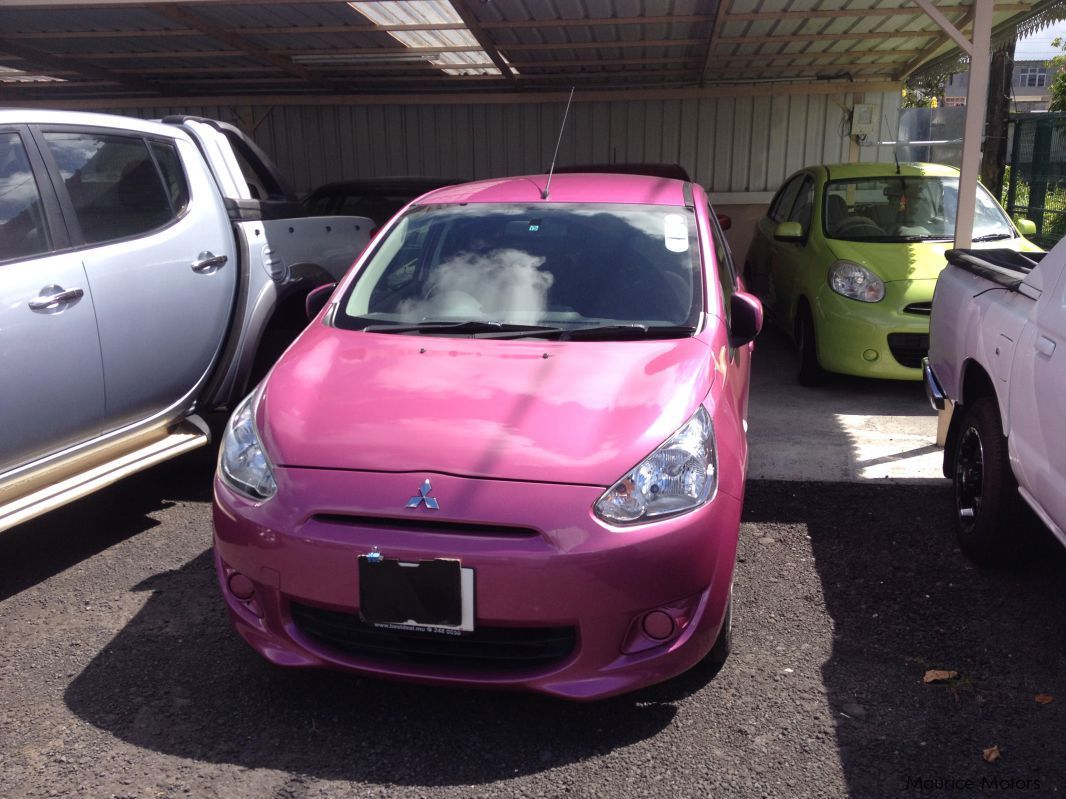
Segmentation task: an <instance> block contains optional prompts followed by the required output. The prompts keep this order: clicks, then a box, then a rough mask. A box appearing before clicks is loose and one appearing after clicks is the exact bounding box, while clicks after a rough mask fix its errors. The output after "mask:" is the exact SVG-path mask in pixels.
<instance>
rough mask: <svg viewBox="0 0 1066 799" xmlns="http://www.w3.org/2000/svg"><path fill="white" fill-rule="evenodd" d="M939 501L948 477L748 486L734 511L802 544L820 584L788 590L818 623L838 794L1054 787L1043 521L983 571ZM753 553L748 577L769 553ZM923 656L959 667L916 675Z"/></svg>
mask: <svg viewBox="0 0 1066 799" xmlns="http://www.w3.org/2000/svg"><path fill="white" fill-rule="evenodd" d="M953 512H954V509H953V498H952V493H951V485H950V483H948V482H947V481H946V480H945V481H930V482H929V483H928V484H925V485H907V486H900V485H884V484H882V485H873V484H851V485H840V484H819V483H787V482H761V483H754V484H751V485H750V487H749V496H748V501H747V511H746V513H745V522H757V523H773V524H775V525H781V526H780V527H779V528H778V530H779V532H778V533H776V534H775V535H777V536H778V538H779V539H780V540H778V541H777V542H776V543H775V544H774V545H775V546H784V547H788V548H790V549H792V550H793V555H799V556H802V554H803V553H805V552H806V551H808V550H809V551H810V552H811V553H813V557H814V565H815V569H816V571H817V578H818V580H820V583H821V589H822V592H821V597H801V596H796V597H795V601H796V602H797V603H801V602H803V601H805V600H811V601H815V600H817V601H823V600H824V603H825V609H826V611H827V612H828V615H829V617H830V620H831V624H832V629H831V636H832V640H831V643H830V645H829V646H828V647H827V648H826V650H827V651H829V652H830V653H831V654H830V656H829V658H828V659H827V660H825V662H824V663H823V665H822V667H821V673H822V681H823V684H824V687H825V690H826V697H827V699H828V703H829V709H830V713H831V715H832V718H833V722H834V725H835V735H836V740H837V745H838V748H839V757H840V762H841V764H842V766H843V770H844V776H845V779H846V781H847V785H848V788H849V790H848V795H849V796H852V797H880V796H900V795H909V794H922V793H927V792H932V793H937V794H941V793H943V794H945V795H947V794H951V795H959V796H978V795H982V796H983V795H995V794H999V793H1003V792H1013V791H1015V790H1017V791H1021V792H1022V793H1023V794H1026V795H1034V794H1035V795H1044V793H1045V792H1047V793H1051V792H1056V791H1058V792H1061V791H1064V790H1066V738H1064V737H1063V735H1062V733H1063V730H1066V665H1064V660H1063V658H1064V653H1066V624H1064V623H1063V620H1064V619H1066V552H1064V551H1063V549H1062V548H1061V547H1060V546H1058V545H1057V542H1056V541H1055V540H1054V539H1053V537H1052V536H1051V534H1050V533H1048V532H1047V531H1046V530H1041V531H1040V533H1039V534H1038V536H1037V541H1036V543H1035V545H1034V553H1033V557H1032V559H1031V560H1029V561H1028V562H1027V563H1025V564H1023V565H1021V566H1019V567H1016V568H1014V569H1013V570H1005V571H986V570H982V569H980V568H978V567H976V566H974V565H972V564H971V563H970V562H969V561H967V560H966V559H965V558H964V556H963V555H962V554H961V552H960V551H959V550H958V548H957V547H956V545H955V539H954V528H953V524H954V519H953ZM807 536H809V537H810V538H809V540H806V537H807ZM767 540H768V539H767ZM751 551H753V552H754V555H755V558H754V560H755V563H749V564H746V568H747V569H748V570H749V571H754V572H755V576H756V579H758V578H759V569H760V566H759V562H758V561H759V559H760V558H761V559H764V560H766V562H767V565H769V559H768V556H766V555H763V554H762V553H761V552H760V550H759V549H753V550H751ZM780 560H781V559H780V558H779V560H778V562H779V563H780ZM797 593H798V591H797ZM815 593H816V592H815ZM777 612H778V613H783V614H787V613H788V612H789V609H788V608H787V607H785V608H783V609H781V610H778V611H777ZM932 669H937V670H944V671H952V672H957V676H955V677H952V678H950V679H947V680H945V681H942V682H930V683H925V682H923V678H924V677H925V674H926V672H927V671H928V670H932ZM1038 697H1039V698H1038ZM1048 697H1053V698H1051V699H1049V698H1048ZM992 747H996V750H995V751H994V752H992V753H990V754H989V755H988V756H989V757H991V758H993V759H994V760H995V758H996V753H998V760H995V762H986V760H985V759H984V752H985V750H991V749H992ZM938 781H939V782H938ZM966 781H970V782H969V784H967V782H966Z"/></svg>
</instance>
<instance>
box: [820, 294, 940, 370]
mask: <svg viewBox="0 0 1066 799" xmlns="http://www.w3.org/2000/svg"><path fill="white" fill-rule="evenodd" d="M935 286H936V281H935V280H911V281H894V282H890V283H886V284H885V298H884V299H883V300H881V302H871V303H866V302H858V301H856V300H852V299H848V298H847V297H842V296H840V295H839V294H837V293H836V292H834V291H833V290H832V289H830V288H829V287H828V286H823V287H822V288H821V289H820V290H819V291H818V292H817V294H816V295H815V297H814V303H813V305H814V317H815V319H814V323H815V332H816V336H815V338H816V341H817V344H818V360H819V362H820V363H821V364H822V367H823V368H825V369H826V370H828V371H830V372H837V373H839V374H847V375H856V376H858V377H876V378H881V379H888V380H921V378H922V370H921V359H922V357H924V356H925V354H926V352H927V351H928V349H929V314H928V307H929V303H930V302H931V301H932V299H933V289H934V288H935ZM908 309H912V310H908ZM916 309H921V310H920V311H918V310H916Z"/></svg>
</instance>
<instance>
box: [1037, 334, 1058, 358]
mask: <svg viewBox="0 0 1066 799" xmlns="http://www.w3.org/2000/svg"><path fill="white" fill-rule="evenodd" d="M1036 351H1037V352H1039V353H1040V354H1041V355H1047V356H1048V357H1049V358H1050V357H1051V354H1052V353H1053V352H1055V342H1054V341H1052V340H1051V339H1049V338H1048V337H1047V336H1038V337H1037V339H1036Z"/></svg>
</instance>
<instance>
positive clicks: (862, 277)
mask: <svg viewBox="0 0 1066 799" xmlns="http://www.w3.org/2000/svg"><path fill="white" fill-rule="evenodd" d="M829 288H831V289H832V290H833V291H835V292H836V293H837V294H842V295H844V296H845V297H850V298H851V299H853V300H858V301H859V302H881V300H883V299H884V298H885V281H883V280H882V279H881V278H879V277H878V276H877V275H875V274H874V273H873V272H871V271H870V270H869V269H867V268H866V267H865V266H861V265H860V264H856V263H852V262H851V261H837V262H836V263H835V264H833V265H832V266H831V267H830V268H829Z"/></svg>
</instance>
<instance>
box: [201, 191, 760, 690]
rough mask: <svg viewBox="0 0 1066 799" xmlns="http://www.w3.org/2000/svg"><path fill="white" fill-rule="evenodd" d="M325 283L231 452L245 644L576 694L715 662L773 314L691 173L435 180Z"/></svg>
mask: <svg viewBox="0 0 1066 799" xmlns="http://www.w3.org/2000/svg"><path fill="white" fill-rule="evenodd" d="M322 302H323V303H324V306H323V307H322V308H321V310H320V311H319V312H318V313H317V314H316V315H315V316H314V318H313V321H312V323H311V325H310V326H309V327H308V328H307V329H306V330H305V331H304V332H303V334H302V335H301V336H300V337H299V338H298V339H297V341H296V342H295V343H294V344H293V346H292V347H290V349H289V350H288V351H287V352H286V353H285V354H284V355H283V356H282V358H281V360H280V361H279V362H278V363H277V364H276V365H275V367H274V369H273V370H272V371H271V373H270V374H269V375H268V376H267V378H266V379H265V380H264V381H263V382H262V384H260V385H259V386H258V387H257V388H256V389H255V391H253V392H252V394H251V395H250V396H249V397H248V398H247V399H246V400H245V402H244V403H243V404H242V405H240V407H239V408H237V409H236V410H235V412H234V414H233V416H232V418H231V420H230V422H229V424H228V426H227V431H226V433H225V435H224V440H223V444H222V447H221V453H220V457H219V467H218V472H217V476H216V479H215V565H216V568H217V573H218V579H219V583H220V586H221V590H222V594H223V597H224V599H225V602H226V605H227V607H228V610H229V615H230V618H231V620H232V622H233V624H234V626H235V627H236V629H237V631H238V632H239V633H240V634H241V635H242V636H243V637H244V639H245V640H246V641H247V642H248V643H249V644H250V645H251V646H252V647H253V648H254V649H255V650H257V651H258V652H259V653H260V654H261V655H263V656H264V657H265V658H267V659H268V660H270V661H272V662H273V663H275V664H278V665H281V666H289V667H330V668H339V669H346V670H350V671H352V672H354V673H357V674H360V675H365V676H379V677H388V678H392V679H402V680H412V681H418V682H426V683H436V684H445V685H462V686H481V687H492V688H509V689H522V690H531V691H538V692H541V693H545V694H550V695H554V696H558V697H564V698H568V699H575V700H589V699H597V698H602V697H606V696H610V695H614V694H619V693H623V692H626V691H631V690H634V689H636V688H640V687H642V686H646V685H649V684H652V683H656V682H660V681H663V680H666V679H668V678H671V677H673V676H675V675H678V674H680V673H682V672H684V671H686V670H688V669H690V668H692V667H693V666H696V665H697V664H701V663H702V664H704V665H706V666H707V671H708V673H713V672H714V671H715V670H716V667H717V666H719V665H720V664H721V663H722V662H723V661H724V659H725V656H726V654H727V653H728V651H729V642H730V619H731V607H732V600H731V596H732V591H731V589H732V583H733V567H734V561H735V558H736V547H737V533H738V528H739V524H740V513H741V504H742V501H743V498H744V479H745V470H746V466H747V459H748V447H747V442H746V438H745V432H746V428H747V405H748V401H747V398H748V382H749V366H750V358H751V342H752V340H753V339H754V338H755V336H756V335H757V333H758V331H759V329H760V327H761V324H762V308H761V306H760V305H759V303H758V301H757V300H755V299H754V298H753V297H752V296H751V295H748V294H746V293H744V292H743V291H742V290H741V289H740V285H739V284H738V280H737V276H736V274H735V271H734V268H733V263H732V260H731V258H730V255H729V250H728V247H727V246H726V245H725V241H724V238H723V236H722V233H721V229H720V227H719V226H718V223H717V221H716V218H715V216H714V214H713V212H712V211H711V209H710V207H709V205H708V202H707V197H706V195H705V194H704V192H703V190H702V189H701V188H700V187H699V186H697V185H695V184H693V183H690V182H686V181H680V180H670V179H663V178H654V177H648V176H631V175H619V174H565V175H561V174H560V175H555V176H554V177H553V178H551V180H550V186H549V178H548V176H546V175H534V176H527V177H516V178H509V179H501V180H490V181H484V182H479V183H470V184H465V185H461V186H453V187H449V188H444V189H440V190H437V191H434V192H431V193H430V194H428V195H425V196H423V197H422V198H420V199H418V200H416V201H415V202H414V203H412V204H411V205H410V206H408V207H407V208H406V209H405V210H404V211H403V212H401V213H400V214H399V215H398V216H397V217H395V218H394V219H393V220H392V221H390V222H389V224H388V225H387V226H386V227H385V228H384V229H383V230H382V231H381V232H380V233H379V234H378V236H377V237H376V239H375V240H374V242H372V244H371V246H370V247H369V248H368V249H367V251H366V252H365V253H364V254H363V255H362V256H361V257H360V259H359V260H358V261H357V263H356V264H355V265H354V266H353V268H352V271H351V272H350V273H349V274H348V275H347V277H346V278H345V279H344V280H343V281H342V282H341V283H340V285H339V286H337V287H336V289H335V290H334V291H333V293H332V296H329V297H328V299H326V298H322ZM309 304H310V302H309Z"/></svg>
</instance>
